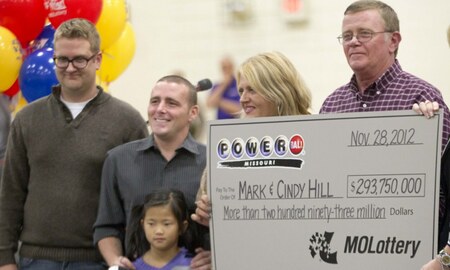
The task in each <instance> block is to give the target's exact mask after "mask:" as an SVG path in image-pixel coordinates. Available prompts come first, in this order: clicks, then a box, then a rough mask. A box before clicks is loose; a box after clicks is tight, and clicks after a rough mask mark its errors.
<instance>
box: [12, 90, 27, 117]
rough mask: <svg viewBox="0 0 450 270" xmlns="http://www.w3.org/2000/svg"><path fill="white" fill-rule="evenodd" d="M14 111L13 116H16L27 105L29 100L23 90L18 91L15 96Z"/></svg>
mask: <svg viewBox="0 0 450 270" xmlns="http://www.w3.org/2000/svg"><path fill="white" fill-rule="evenodd" d="M13 103H14V105H13V113H12V116H13V117H15V115H16V114H17V113H18V112H19V111H20V110H22V109H23V107H25V106H26V105H27V104H28V102H27V100H26V99H25V98H24V97H23V95H22V92H19V93H17V95H15V96H14V97H13Z"/></svg>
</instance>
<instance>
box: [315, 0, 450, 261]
mask: <svg viewBox="0 0 450 270" xmlns="http://www.w3.org/2000/svg"><path fill="white" fill-rule="evenodd" d="M399 31H400V26H399V20H398V17H397V14H396V13H395V11H394V10H393V9H392V8H391V7H390V6H388V5H386V4H385V3H383V2H380V1H372V0H361V1H356V2H354V3H352V4H351V5H350V6H348V7H347V9H346V11H345V12H344V19H343V22H342V34H341V35H340V36H339V37H338V41H339V42H340V43H341V44H342V47H343V49H344V54H345V56H346V58H347V62H348V64H349V66H350V68H351V69H352V70H353V72H354V74H353V76H352V78H351V80H350V82H349V83H347V84H345V85H343V86H341V87H339V88H338V89H336V90H335V91H334V92H333V93H332V94H331V95H329V96H328V97H327V98H326V99H325V101H324V103H323V105H322V107H321V109H320V113H344V112H368V111H390V110H411V109H414V110H415V111H416V112H418V113H421V114H424V115H425V116H426V117H431V116H433V114H434V111H436V110H438V109H439V107H440V108H442V110H443V113H444V125H443V132H442V151H444V149H445V146H446V145H447V143H448V139H449V135H450V113H449V109H448V107H447V105H446V104H445V103H444V100H443V98H442V95H441V93H440V91H439V90H438V89H436V88H435V87H434V86H432V85H431V84H429V83H428V82H426V81H424V80H422V79H420V78H418V77H416V76H414V75H412V74H410V73H407V72H405V71H403V69H402V68H401V66H400V64H399V61H398V60H397V59H396V56H397V51H398V47H399V44H400V41H401V39H402V37H401V35H400V32H399ZM430 101H433V102H430ZM445 186H446V183H444V181H441V198H440V217H439V223H440V224H439V234H440V235H439V248H443V247H444V245H445V242H446V239H447V236H448V223H446V222H444V221H445V219H446V216H448V212H447V211H448V210H450V209H448V208H449V207H446V204H447V202H446V201H447V198H446V197H447V196H446V195H445V192H443V191H444V190H446V188H445ZM449 262H450V261H449Z"/></svg>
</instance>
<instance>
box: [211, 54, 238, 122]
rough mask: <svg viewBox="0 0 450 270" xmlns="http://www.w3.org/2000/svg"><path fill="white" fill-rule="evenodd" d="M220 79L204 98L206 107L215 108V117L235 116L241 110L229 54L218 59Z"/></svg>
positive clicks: (226, 117)
mask: <svg viewBox="0 0 450 270" xmlns="http://www.w3.org/2000/svg"><path fill="white" fill-rule="evenodd" d="M220 66H221V70H222V81H220V82H219V83H216V84H215V85H214V86H213V88H212V90H211V93H210V95H209V96H208V98H207V100H206V106H207V107H208V108H213V109H217V119H230V118H236V117H237V115H238V112H239V111H240V110H241V107H240V106H239V94H238V92H237V87H236V79H235V78H234V64H233V60H232V59H231V57H229V56H225V57H224V58H222V60H221V61H220Z"/></svg>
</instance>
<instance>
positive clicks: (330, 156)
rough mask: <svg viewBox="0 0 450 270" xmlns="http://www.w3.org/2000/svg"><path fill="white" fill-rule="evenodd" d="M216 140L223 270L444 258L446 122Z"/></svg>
mask: <svg viewBox="0 0 450 270" xmlns="http://www.w3.org/2000/svg"><path fill="white" fill-rule="evenodd" d="M208 129H209V130H208V132H209V141H208V147H209V148H208V149H209V150H208V151H209V153H208V158H209V159H208V166H207V170H208V174H209V183H208V193H209V194H210V198H211V202H212V219H211V222H210V229H211V248H212V255H213V267H214V269H216V270H230V269H246V270H247V269H248V270H254V269H258V270H265V269H267V270H274V269H289V270H292V269H346V270H348V269H358V270H360V269H377V270H378V269H420V266H421V265H423V264H424V263H426V262H427V261H428V260H430V259H431V258H433V255H434V254H435V253H436V247H437V220H438V217H437V215H438V197H439V171H440V169H439V166H440V156H441V133H442V115H441V114H437V115H436V116H435V117H433V118H431V119H426V118H425V117H423V116H419V115H416V114H414V113H413V112H410V111H408V112H405V111H402V112H377V113H345V114H337V115H312V116H296V117H273V118H259V119H251V120H242V119H239V120H221V121H212V122H210V123H209V126H208Z"/></svg>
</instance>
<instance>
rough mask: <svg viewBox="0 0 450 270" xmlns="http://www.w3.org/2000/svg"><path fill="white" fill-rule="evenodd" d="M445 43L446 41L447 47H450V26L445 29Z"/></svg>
mask: <svg viewBox="0 0 450 270" xmlns="http://www.w3.org/2000/svg"><path fill="white" fill-rule="evenodd" d="M447 41H448V46H450V25H449V26H448V28H447Z"/></svg>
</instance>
